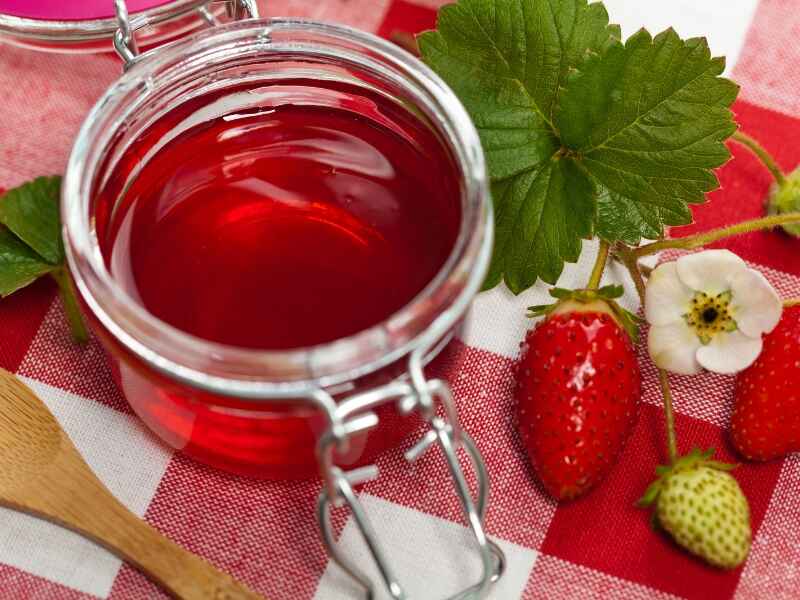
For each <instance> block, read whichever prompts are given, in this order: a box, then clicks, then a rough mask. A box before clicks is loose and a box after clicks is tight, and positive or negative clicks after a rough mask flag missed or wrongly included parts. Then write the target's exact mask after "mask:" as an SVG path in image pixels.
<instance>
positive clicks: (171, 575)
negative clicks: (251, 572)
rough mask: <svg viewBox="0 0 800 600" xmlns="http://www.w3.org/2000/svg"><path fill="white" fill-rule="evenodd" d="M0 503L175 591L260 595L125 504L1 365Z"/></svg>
mask: <svg viewBox="0 0 800 600" xmlns="http://www.w3.org/2000/svg"><path fill="white" fill-rule="evenodd" d="M0 505H3V506H7V507H9V508H12V509H14V510H19V511H23V512H26V513H30V514H32V515H34V516H37V517H41V518H43V519H47V520H48V521H52V522H54V523H56V524H58V525H61V526H62V527H66V528H67V529H71V530H72V531H75V532H77V533H79V534H80V535H82V536H84V537H86V538H89V539H91V540H92V541H94V542H97V543H98V544H100V545H102V546H105V547H106V548H108V549H109V550H110V551H111V552H113V553H114V554H116V555H117V556H119V557H120V558H122V559H123V560H125V561H127V562H129V563H130V564H132V565H134V566H135V567H137V568H138V569H139V570H140V571H142V572H143V573H144V574H145V575H147V576H149V577H150V578H151V579H152V580H153V581H155V582H156V583H158V584H160V585H161V586H162V587H163V588H164V589H165V590H167V591H168V592H170V593H171V594H172V595H174V596H175V597H177V598H183V599H185V600H253V599H256V598H262V596H260V595H258V594H256V593H254V592H252V591H250V590H249V589H248V588H247V587H246V586H245V585H244V584H242V583H239V582H238V581H236V580H234V579H233V577H231V576H230V575H228V574H227V573H223V572H222V571H219V570H218V569H216V568H215V567H213V566H211V565H210V564H209V563H207V562H206V561H205V560H203V559H202V558H200V557H199V556H196V555H194V554H192V553H190V552H188V551H186V550H184V549H183V548H181V547H180V546H178V545H177V544H175V543H174V542H172V541H170V540H168V539H167V538H166V537H164V536H163V535H161V534H160V533H159V532H158V531H156V530H155V529H153V528H152V527H151V526H150V525H148V524H147V523H145V522H144V521H142V520H141V519H139V518H138V517H137V516H136V515H134V514H133V513H132V512H130V511H129V510H128V509H127V508H125V506H123V505H122V504H121V503H120V502H119V501H118V500H117V499H116V498H114V496H112V495H111V492H109V491H108V488H106V487H105V486H104V485H103V484H102V483H101V482H100V480H99V479H98V478H97V477H96V476H95V474H94V473H93V472H92V471H91V469H90V468H89V465H87V464H86V462H85V461H84V460H83V458H82V457H81V455H80V454H79V453H78V451H77V450H76V449H75V446H73V444H72V442H71V441H70V439H69V437H68V436H67V434H66V433H65V432H64V430H62V429H61V426H60V425H59V424H58V421H56V419H55V417H53V415H52V414H51V413H50V411H49V410H48V409H47V407H46V406H45V404H44V403H43V402H42V401H41V400H40V399H39V398H38V397H37V396H36V394H34V393H33V391H31V389H30V388H28V387H27V386H26V385H24V384H23V383H22V382H21V381H20V380H19V379H17V378H16V377H15V376H14V375H12V374H11V373H9V372H7V371H4V370H3V369H0Z"/></svg>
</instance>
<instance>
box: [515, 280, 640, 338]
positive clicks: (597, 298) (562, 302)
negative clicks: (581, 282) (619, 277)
mask: <svg viewBox="0 0 800 600" xmlns="http://www.w3.org/2000/svg"><path fill="white" fill-rule="evenodd" d="M624 293H625V289H624V288H623V287H622V286H621V285H616V284H612V285H606V286H603V287H601V288H598V289H579V290H568V289H565V288H560V287H554V288H551V289H550V295H551V296H552V297H553V298H555V299H556V302H553V303H551V304H538V305H536V306H529V307H528V313H527V314H528V316H529V317H531V318H535V317H547V316H550V315H552V314H554V313H556V314H558V313H562V312H571V311H572V310H573V309H577V310H581V307H582V306H583V307H584V308H583V310H600V311H603V310H605V312H607V313H608V314H610V315H611V316H612V317H613V318H614V319H615V320H616V322H617V324H618V325H619V326H620V327H622V328H623V329H624V330H625V331H626V332H627V334H628V335H629V336H630V338H631V340H632V341H633V343H634V344H636V343H638V341H639V325H640V324H641V322H642V319H641V318H640V317H638V316H637V315H635V314H633V313H632V312H631V311H629V310H627V309H625V308H623V307H622V306H620V304H619V303H618V302H617V299H618V298H620V297H622V295H623V294H624Z"/></svg>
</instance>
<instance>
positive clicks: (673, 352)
mask: <svg viewBox="0 0 800 600" xmlns="http://www.w3.org/2000/svg"><path fill="white" fill-rule="evenodd" d="M701 345H702V344H701V343H700V339H699V338H698V337H697V335H695V333H694V331H692V329H691V328H690V327H689V326H688V325H687V324H686V321H683V320H681V321H675V322H674V323H670V324H669V325H655V326H653V327H651V328H650V333H649V334H648V336H647V348H648V350H649V351H650V356H651V358H652V359H653V362H654V363H655V364H656V365H657V366H659V367H661V368H662V369H666V370H667V371H672V372H673V373H680V374H681V375H697V374H698V373H699V372H700V371H702V369H701V366H700V363H698V362H697V357H696V355H697V350H698V348H700V346H701Z"/></svg>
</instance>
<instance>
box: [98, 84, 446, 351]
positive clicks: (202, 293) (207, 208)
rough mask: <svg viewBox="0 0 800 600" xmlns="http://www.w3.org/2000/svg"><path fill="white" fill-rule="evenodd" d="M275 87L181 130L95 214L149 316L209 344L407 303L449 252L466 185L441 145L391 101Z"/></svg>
mask: <svg viewBox="0 0 800 600" xmlns="http://www.w3.org/2000/svg"><path fill="white" fill-rule="evenodd" d="M316 85H318V84H316ZM268 97H269V98H270V101H269V103H267V104H265V105H264V106H258V107H252V106H250V107H248V108H247V109H246V110H236V111H234V112H232V113H230V114H224V115H222V116H217V117H215V118H212V119H210V120H204V121H202V122H198V123H197V124H195V125H193V126H189V127H188V128H185V129H186V130H185V131H183V132H182V133H181V134H180V135H179V136H178V137H177V138H175V139H173V140H171V141H170V142H169V143H167V144H166V145H165V146H163V147H162V148H161V149H159V150H158V151H157V152H156V153H155V155H154V156H153V157H152V158H150V159H149V160H148V161H147V166H146V168H144V169H143V170H142V172H141V173H140V174H139V175H138V177H137V178H136V180H135V182H134V183H133V184H132V186H131V187H130V188H129V190H128V191H127V193H126V196H125V200H124V201H123V202H122V204H121V205H120V206H119V207H118V208H117V209H116V210H115V211H113V218H110V217H109V218H108V219H107V220H106V219H104V218H103V215H110V214H111V212H112V211H111V210H110V209H109V207H105V209H104V207H102V206H101V207H100V208H99V209H98V215H99V216H98V230H99V232H100V234H101V245H102V246H103V249H104V252H105V254H106V258H107V261H108V264H109V265H110V268H111V272H112V275H113V276H114V277H115V278H116V279H117V280H118V281H119V282H120V283H122V285H123V286H124V287H125V288H127V290H128V291H129V293H131V294H132V295H133V296H134V297H135V298H137V299H138V300H139V301H140V302H141V304H143V305H144V306H145V307H146V308H147V309H148V310H149V311H150V312H151V313H152V314H154V315H156V316H157V317H159V318H160V319H162V320H164V321H166V322H167V323H170V324H171V325H173V326H175V327H177V328H179V329H181V330H183V331H186V332H188V333H191V334H194V335H196V336H198V337H201V338H204V339H207V340H212V341H215V342H220V343H224V344H229V345H233V346H240V347H247V348H261V349H287V348H297V347H303V346H309V345H314V344H320V343H324V342H329V341H332V340H336V339H340V338H342V337H345V336H349V335H352V334H354V333H357V332H359V331H361V330H364V329H366V328H369V327H370V326H372V325H375V324H377V323H379V322H381V321H383V320H385V319H386V318H387V317H389V316H390V315H391V314H392V313H394V312H396V311H397V310H399V309H400V308H402V307H403V306H404V305H405V304H407V303H408V302H409V301H410V300H412V299H413V298H414V296H416V295H417V294H418V293H419V292H420V291H421V290H422V289H423V288H424V287H425V285H426V284H427V283H428V282H429V281H430V280H431V279H432V278H433V277H434V276H435V274H436V272H437V271H438V270H439V269H440V268H441V267H442V265H443V263H444V262H445V260H446V258H447V256H448V254H449V253H450V251H451V250H452V247H453V245H454V242H455V238H456V235H457V232H458V225H459V216H460V209H459V193H458V180H457V177H456V174H455V172H454V167H453V165H452V162H451V161H450V159H449V157H448V156H447V154H446V153H445V152H444V151H443V150H442V146H441V144H440V142H439V141H438V140H437V139H436V138H435V137H434V136H433V134H431V133H430V131H429V130H428V129H427V128H426V127H424V126H423V125H422V124H421V123H420V122H419V121H417V120H416V119H413V118H411V117H410V116H409V115H408V114H407V113H405V112H404V111H401V109H399V108H398V107H396V106H394V105H391V104H390V103H389V102H388V101H387V100H381V99H380V97H378V96H376V97H363V96H358V97H356V96H354V95H353V94H350V93H349V92H348V90H346V89H335V88H330V89H312V88H310V87H304V86H302V85H301V86H298V85H284V86H272V87H271V88H270V91H269V94H268ZM314 97H318V98H320V99H321V100H322V101H323V104H324V105H322V106H319V105H317V106H314V105H309V104H308V101H309V98H314ZM298 99H299V100H298ZM381 103H384V104H381ZM196 108H199V107H196ZM190 114H191V111H184V114H183V115H172V116H171V117H170V118H171V121H170V122H168V123H162V124H160V127H161V130H166V129H167V128H168V126H170V125H174V124H175V122H177V121H178V120H179V118H180V117H186V115H190ZM156 129H157V130H158V127H156ZM148 141H149V142H153V143H154V140H148V139H145V140H144V141H143V143H142V145H141V147H139V148H135V149H134V150H133V151H132V152H131V154H132V156H133V157H134V158H139V157H142V156H145V155H146V154H147V153H148V152H152V148H149V147H148V146H147V143H148ZM129 162H130V163H131V167H134V166H136V164H137V163H136V162H135V161H134V160H133V159H132V160H130V161H129ZM120 175H124V173H121V174H120Z"/></svg>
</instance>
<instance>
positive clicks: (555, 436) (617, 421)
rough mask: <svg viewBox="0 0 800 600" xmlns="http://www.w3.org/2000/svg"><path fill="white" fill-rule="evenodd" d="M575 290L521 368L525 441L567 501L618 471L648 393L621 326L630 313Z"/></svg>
mask: <svg viewBox="0 0 800 600" xmlns="http://www.w3.org/2000/svg"><path fill="white" fill-rule="evenodd" d="M574 294H577V295H578V296H577V297H576V296H575V295H572V296H567V297H566V298H565V297H564V295H563V293H562V295H561V296H560V297H562V301H561V302H559V303H558V304H556V305H555V307H554V308H553V309H552V310H551V311H550V312H549V314H548V316H547V318H546V319H545V320H543V321H541V322H540V323H539V324H538V325H536V327H534V328H533V329H532V330H531V331H529V332H528V334H527V335H526V337H525V341H524V343H523V344H522V345H521V356H520V361H519V364H518V366H517V369H518V370H517V389H516V399H517V406H518V417H519V429H520V434H521V436H522V440H523V442H524V444H525V447H526V449H527V451H528V455H529V456H530V459H531V463H532V464H533V468H534V470H535V471H536V473H537V474H538V475H539V478H540V479H541V481H542V483H543V484H544V487H545V489H546V490H547V491H548V492H549V493H550V494H552V495H553V496H555V497H556V498H558V499H562V500H563V499H569V498H575V497H576V496H579V495H581V494H584V493H585V492H587V491H588V490H589V489H590V488H592V487H593V486H594V485H596V484H597V483H598V482H599V481H600V480H601V479H603V478H604V477H605V475H606V474H607V473H608V472H609V471H610V470H611V468H612V467H613V465H614V464H615V462H616V460H617V457H618V456H619V454H620V452H621V450H622V448H623V446H624V445H625V442H626V441H627V439H628V437H629V435H630V433H631V430H632V429H633V426H634V424H635V423H636V419H637V417H638V408H639V401H640V398H641V376H640V372H639V365H638V363H637V361H636V354H635V351H634V345H633V343H632V341H631V337H630V335H629V334H628V333H627V332H626V330H625V329H623V327H622V326H621V325H620V320H623V321H624V320H626V319H628V318H629V317H630V315H628V314H626V313H624V311H622V309H620V308H619V307H618V306H617V305H616V303H614V302H613V300H609V301H606V300H604V299H594V300H592V299H591V296H590V298H589V299H588V301H587V299H586V298H585V297H584V299H583V301H581V299H580V298H581V294H582V292H575V293H574ZM554 295H555V294H554ZM535 308H538V309H539V312H541V309H542V308H543V307H535ZM627 324H629V323H627Z"/></svg>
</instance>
